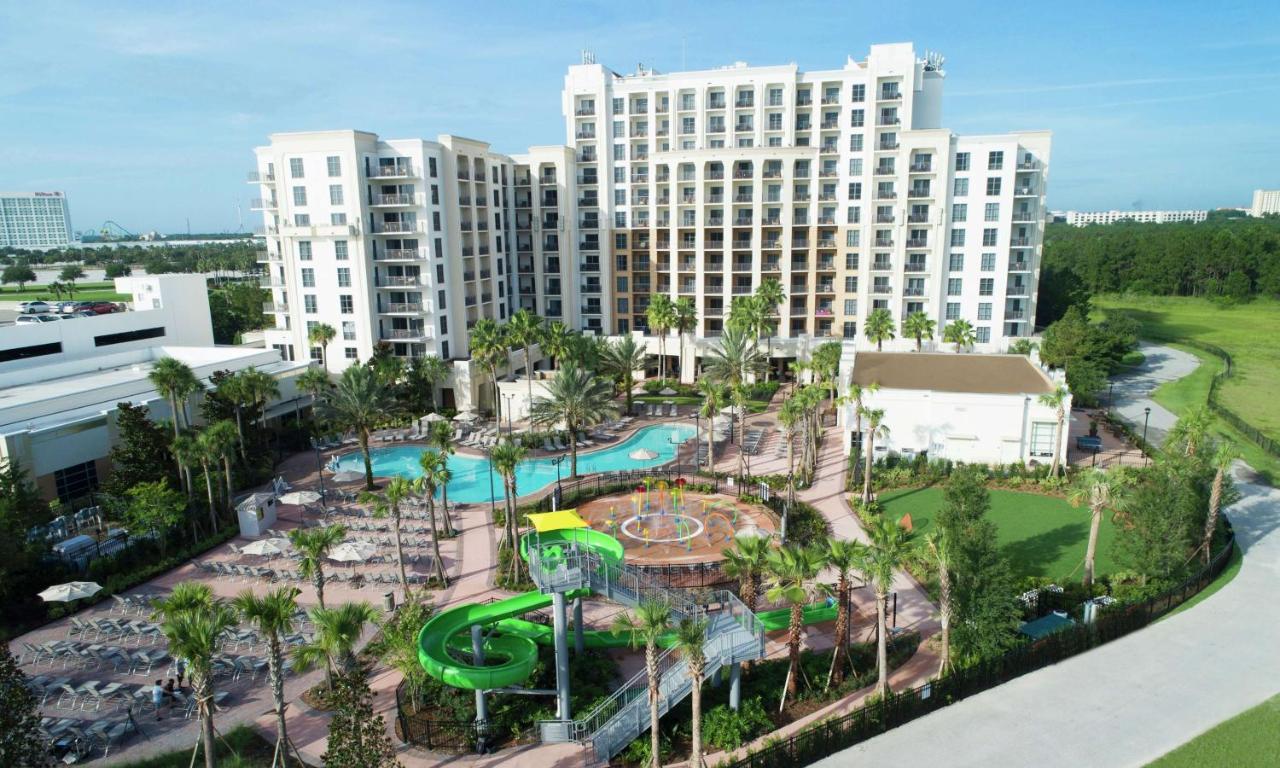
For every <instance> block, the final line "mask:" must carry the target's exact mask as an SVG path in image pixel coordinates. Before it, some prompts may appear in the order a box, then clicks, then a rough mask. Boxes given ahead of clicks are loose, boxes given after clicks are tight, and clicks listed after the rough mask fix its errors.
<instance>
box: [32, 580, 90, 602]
mask: <svg viewBox="0 0 1280 768" xmlns="http://www.w3.org/2000/svg"><path fill="white" fill-rule="evenodd" d="M101 591H102V585H101V584H99V583H97V582H96V581H71V582H67V583H66V584H56V585H54V586H52V587H49V588H48V589H46V590H44V591H43V592H41V593H40V599H41V600H43V601H45V602H46V603H69V602H71V601H72V600H79V599H81V598H85V597H93V596H94V595H96V594H98V593H99V592H101Z"/></svg>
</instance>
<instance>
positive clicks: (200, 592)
mask: <svg viewBox="0 0 1280 768" xmlns="http://www.w3.org/2000/svg"><path fill="white" fill-rule="evenodd" d="M210 605H213V588H212V587H210V586H209V585H208V584H205V583H204V582H200V581H180V582H178V583H177V584H175V585H173V589H172V590H171V591H170V592H169V595H168V596H167V597H163V598H160V599H158V600H153V601H151V607H152V609H153V610H152V612H151V618H152V619H153V620H156V621H161V622H164V621H167V620H169V619H172V618H175V617H177V616H178V615H179V614H181V613H183V612H186V611H201V610H204V609H205V608H207V607H209V606H210Z"/></svg>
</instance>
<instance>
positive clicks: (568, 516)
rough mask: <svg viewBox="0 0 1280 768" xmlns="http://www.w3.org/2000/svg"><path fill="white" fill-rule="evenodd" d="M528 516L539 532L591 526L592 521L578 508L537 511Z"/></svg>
mask: <svg viewBox="0 0 1280 768" xmlns="http://www.w3.org/2000/svg"><path fill="white" fill-rule="evenodd" d="M528 518H529V522H531V523H533V529H534V530H535V531H537V532H538V533H548V532H550V531H567V530H570V529H572V528H590V527H591V523H588V522H587V521H586V520H583V519H582V517H581V516H580V515H579V514H578V510H576V509H562V510H560V511H558V512H535V513H533V514H531V515H528Z"/></svg>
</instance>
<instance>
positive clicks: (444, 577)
mask: <svg viewBox="0 0 1280 768" xmlns="http://www.w3.org/2000/svg"><path fill="white" fill-rule="evenodd" d="M448 461H449V460H448V459H447V458H446V457H445V455H444V454H442V453H436V452H434V451H423V452H422V453H420V454H418V466H419V467H420V468H421V470H422V474H421V475H420V476H419V477H418V479H417V480H415V481H414V489H415V490H416V491H418V493H421V494H422V497H423V498H424V499H426V501H427V517H428V518H429V520H430V525H431V560H432V568H433V569H435V572H436V578H438V579H440V586H441V587H447V586H448V585H449V574H448V573H446V572H445V570H444V558H443V557H442V556H441V555H440V530H439V528H437V527H436V489H438V488H443V487H445V486H446V485H448V484H449V481H450V480H451V479H453V475H452V473H451V472H450V471H449V463H448ZM406 594H407V593H406Z"/></svg>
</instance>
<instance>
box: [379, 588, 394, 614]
mask: <svg viewBox="0 0 1280 768" xmlns="http://www.w3.org/2000/svg"><path fill="white" fill-rule="evenodd" d="M395 609H396V593H395V592H388V593H387V594H385V595H383V596H382V610H384V611H387V612H388V613H390V612H391V611H394V610H395Z"/></svg>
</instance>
